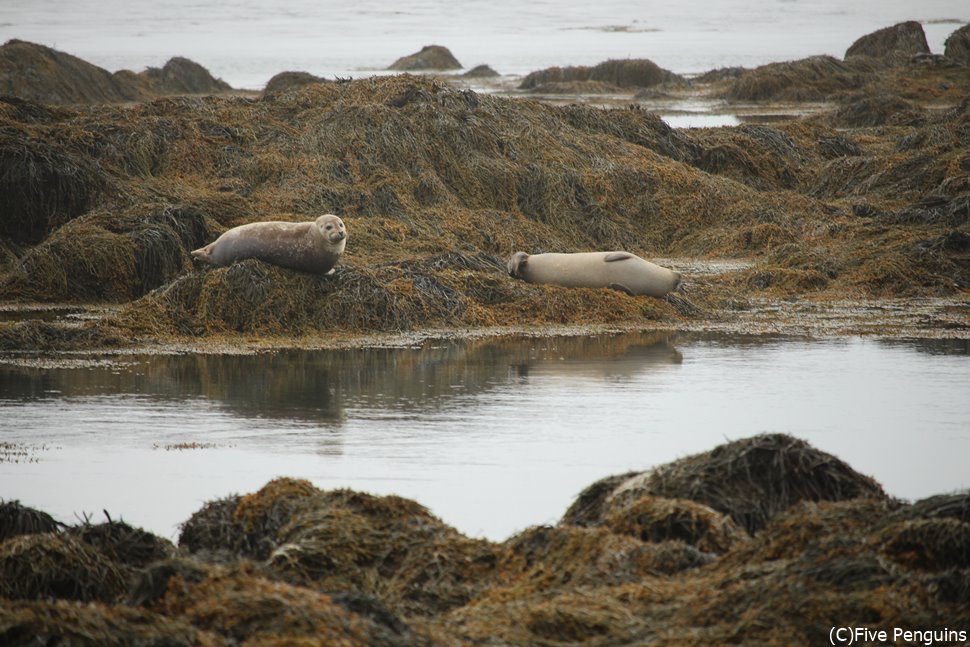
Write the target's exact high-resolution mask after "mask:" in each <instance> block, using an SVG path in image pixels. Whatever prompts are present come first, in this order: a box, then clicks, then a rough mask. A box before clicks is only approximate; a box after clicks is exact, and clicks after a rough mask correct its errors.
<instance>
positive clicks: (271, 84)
mask: <svg viewBox="0 0 970 647" xmlns="http://www.w3.org/2000/svg"><path fill="white" fill-rule="evenodd" d="M310 83H327V80H326V79H324V78H322V77H319V76H316V75H314V74H310V73H309V72H280V73H279V74H275V75H273V78H271V79H270V80H269V81H267V82H266V87H265V88H263V94H264V95H267V94H276V93H278V92H286V91H287V90H292V89H293V88H298V87H301V86H304V85H309V84H310Z"/></svg>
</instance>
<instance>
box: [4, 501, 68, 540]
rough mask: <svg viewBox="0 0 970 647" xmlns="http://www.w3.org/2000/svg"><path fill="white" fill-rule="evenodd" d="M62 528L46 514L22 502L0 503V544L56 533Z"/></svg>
mask: <svg viewBox="0 0 970 647" xmlns="http://www.w3.org/2000/svg"><path fill="white" fill-rule="evenodd" d="M59 528H60V524H59V523H57V522H56V521H55V520H54V518H53V517H52V516H50V515H49V514H47V513H46V512H41V511H40V510H35V509H34V508H29V507H27V506H25V505H22V504H21V503H20V501H0V543H3V542H4V541H5V540H7V539H9V538H11V537H18V536H20V535H36V534H43V533H48V532H56V531H57V530H58V529H59Z"/></svg>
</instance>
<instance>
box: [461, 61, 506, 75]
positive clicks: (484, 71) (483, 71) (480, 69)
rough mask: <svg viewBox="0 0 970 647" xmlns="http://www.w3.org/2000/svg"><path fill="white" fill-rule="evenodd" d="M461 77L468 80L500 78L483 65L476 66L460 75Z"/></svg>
mask: <svg viewBox="0 0 970 647" xmlns="http://www.w3.org/2000/svg"><path fill="white" fill-rule="evenodd" d="M462 76H463V77H465V78H469V79H490V78H494V77H496V76H500V74H499V73H498V72H496V71H495V70H493V69H492V68H491V66H489V65H485V64H484V63H483V64H481V65H476V66H475V67H473V68H472V69H470V70H468V71H467V72H465V73H464V74H462Z"/></svg>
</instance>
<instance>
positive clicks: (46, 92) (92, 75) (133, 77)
mask: <svg viewBox="0 0 970 647" xmlns="http://www.w3.org/2000/svg"><path fill="white" fill-rule="evenodd" d="M231 89H232V88H231V87H230V86H229V84H227V83H225V82H224V81H222V80H221V79H216V78H213V76H212V75H211V74H210V73H209V72H208V70H206V69H205V68H204V67H202V66H201V65H199V64H198V63H195V62H193V61H190V60H189V59H187V58H182V57H175V58H172V59H170V60H169V61H168V62H167V63H166V64H165V66H164V67H162V68H148V69H147V70H146V71H144V72H141V73H139V74H135V73H134V72H131V71H129V70H120V71H118V72H115V73H113V74H112V73H111V72H108V71H107V70H105V69H103V68H101V67H98V66H97V65H93V64H92V63H88V62H87V61H84V60H82V59H80V58H78V57H76V56H71V55H70V54H67V53H65V52H60V51H57V50H55V49H51V48H50V47H45V46H44V45H37V44H35V43H29V42H27V41H22V40H9V41H7V42H6V43H4V44H3V45H2V46H0V95H4V94H6V95H11V96H14V97H18V98H21V99H26V100H29V101H37V102H40V103H48V104H62V105H67V104H85V103H89V104H100V103H124V102H129V101H146V100H149V99H151V98H154V97H157V96H160V95H171V94H202V93H204V94H211V93H219V92H225V91H228V90H231Z"/></svg>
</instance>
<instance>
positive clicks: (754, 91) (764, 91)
mask: <svg viewBox="0 0 970 647" xmlns="http://www.w3.org/2000/svg"><path fill="white" fill-rule="evenodd" d="M867 71H868V70H866V69H865V68H862V67H860V65H859V64H856V63H852V62H849V61H845V62H844V61H840V60H838V59H837V58H834V57H832V56H812V57H809V58H803V59H799V60H797V61H787V62H781V63H768V64H767V65H762V66H759V67H756V68H754V69H753V70H743V71H741V72H740V73H738V74H737V75H736V76H734V77H733V78H729V79H728V85H727V89H726V90H725V92H724V97H725V98H727V99H729V100H731V101H824V100H826V99H829V98H831V97H832V96H833V95H837V94H839V93H841V92H845V91H848V90H852V89H856V88H859V87H860V86H861V85H862V84H863V82H864V78H865V73H866V72H867Z"/></svg>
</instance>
